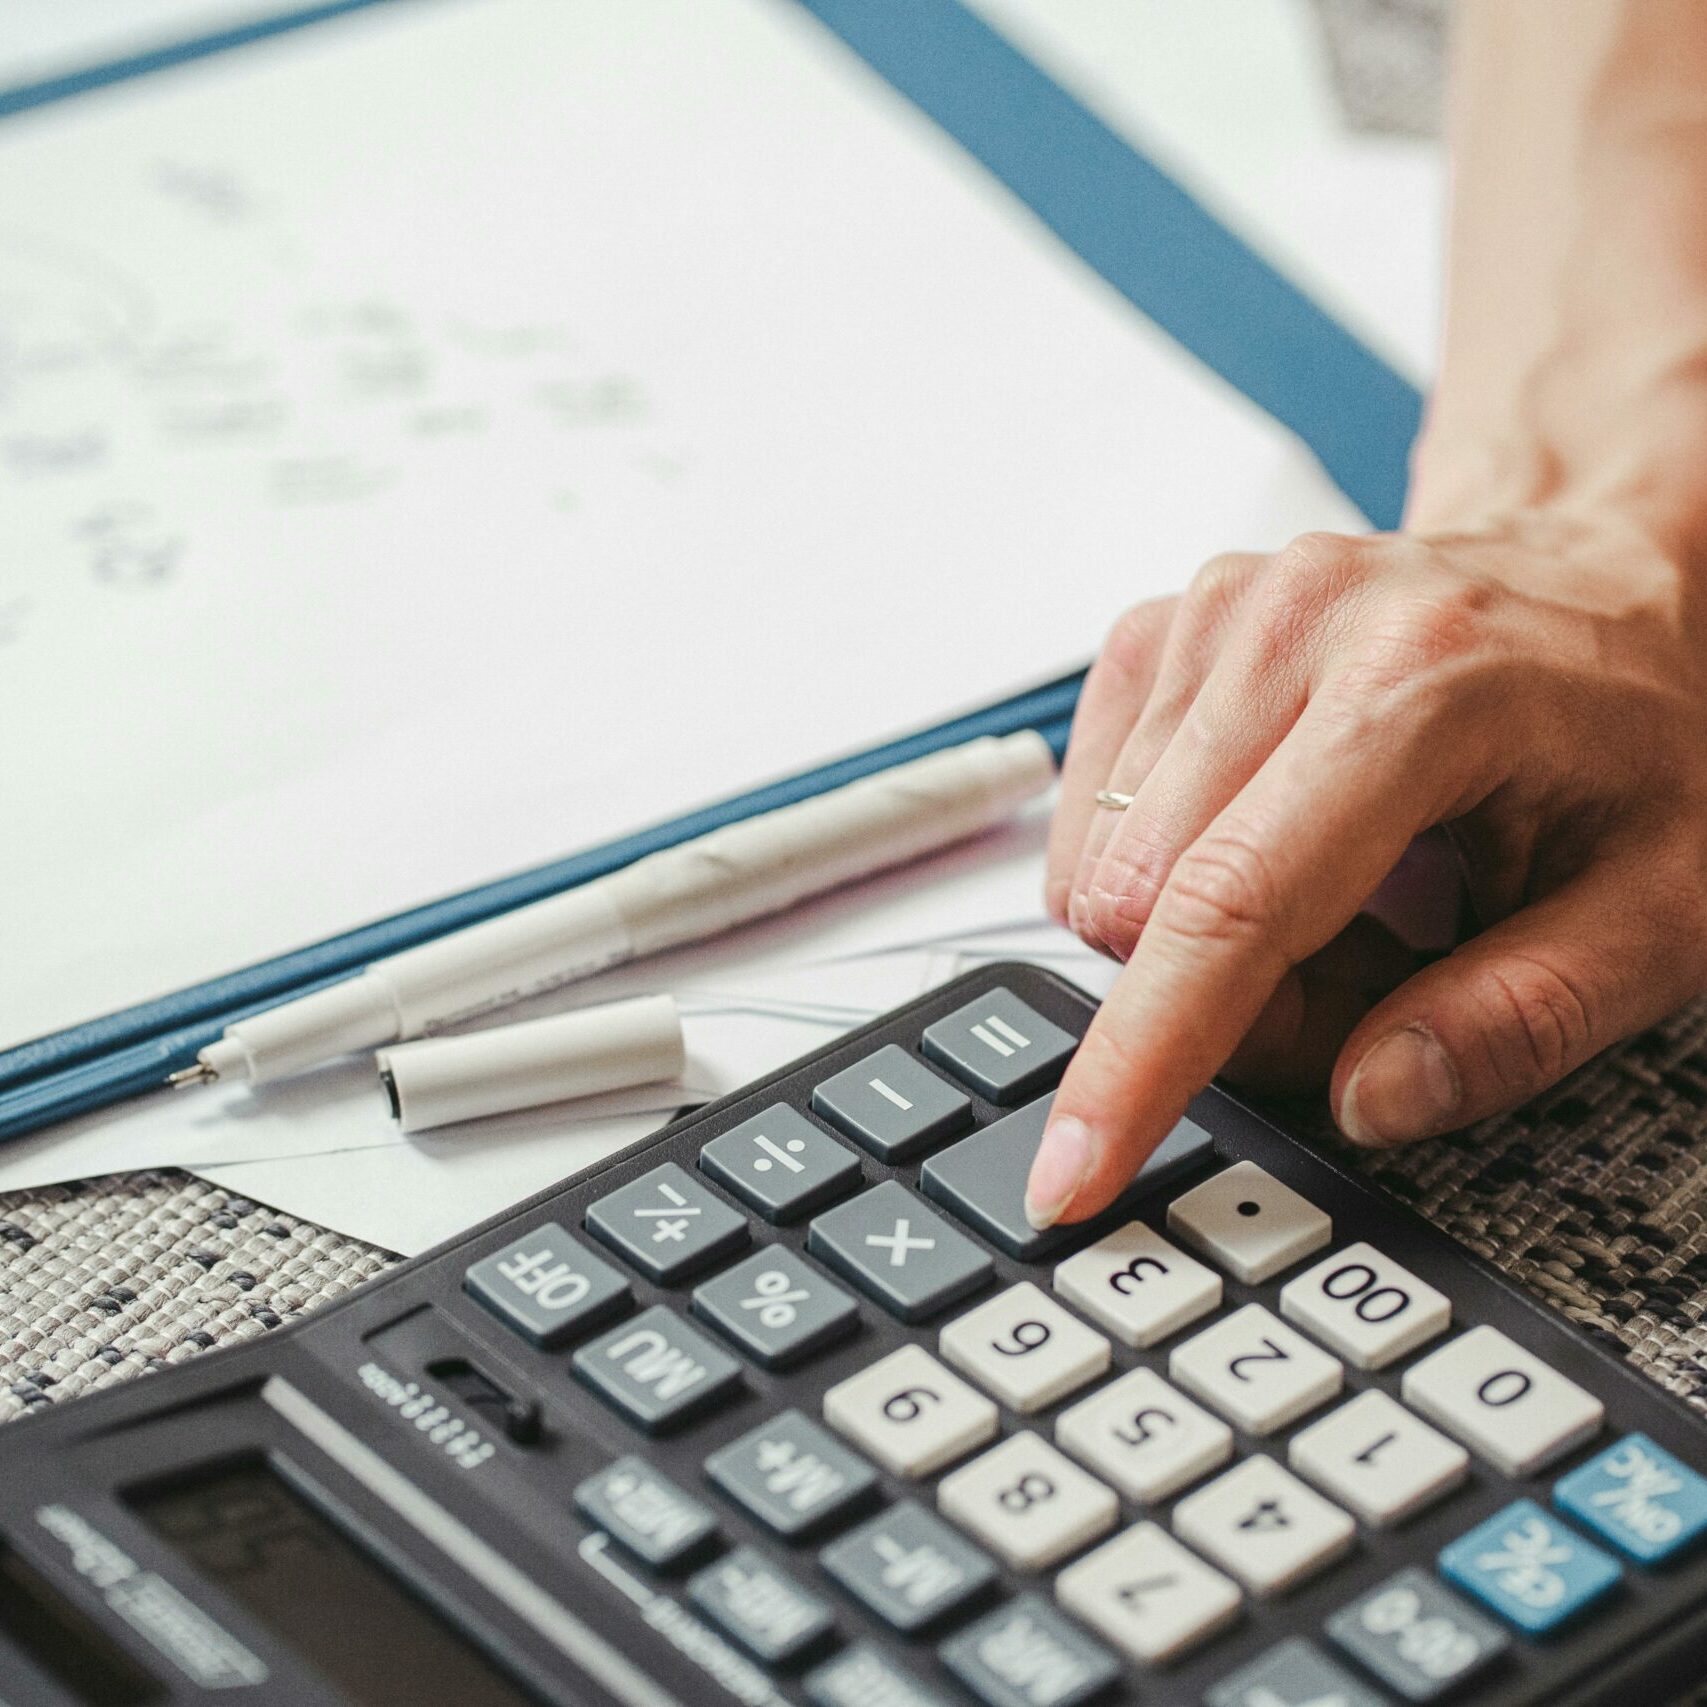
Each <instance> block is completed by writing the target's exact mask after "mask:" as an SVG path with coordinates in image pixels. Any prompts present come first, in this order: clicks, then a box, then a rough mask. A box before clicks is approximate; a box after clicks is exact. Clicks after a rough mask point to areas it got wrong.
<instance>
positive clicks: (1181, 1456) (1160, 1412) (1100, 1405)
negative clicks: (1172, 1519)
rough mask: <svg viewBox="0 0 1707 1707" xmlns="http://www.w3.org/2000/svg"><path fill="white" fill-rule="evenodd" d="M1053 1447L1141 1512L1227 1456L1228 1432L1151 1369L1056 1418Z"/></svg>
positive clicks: (1128, 1376)
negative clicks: (1077, 1461) (1109, 1484)
mask: <svg viewBox="0 0 1707 1707" xmlns="http://www.w3.org/2000/svg"><path fill="white" fill-rule="evenodd" d="M1055 1440H1056V1444H1057V1445H1060V1446H1063V1447H1065V1448H1066V1449H1067V1451H1069V1452H1071V1453H1072V1454H1073V1456H1074V1457H1075V1458H1078V1459H1081V1460H1082V1461H1083V1462H1084V1463H1085V1464H1087V1465H1089V1466H1090V1468H1091V1469H1092V1470H1094V1471H1095V1472H1096V1473H1097V1474H1098V1475H1099V1476H1103V1477H1106V1478H1107V1479H1108V1480H1109V1481H1110V1482H1112V1483H1113V1484H1114V1485H1115V1487H1117V1488H1118V1489H1119V1490H1120V1491H1121V1492H1122V1493H1123V1494H1125V1495H1126V1497H1127V1498H1128V1499H1133V1500H1138V1501H1140V1502H1141V1503H1143V1504H1146V1505H1153V1504H1155V1502H1156V1501H1158V1500H1165V1499H1166V1498H1167V1497H1168V1496H1169V1495H1170V1494H1176V1493H1178V1492H1179V1490H1180V1489H1181V1488H1185V1487H1189V1486H1190V1485H1191V1484H1192V1483H1193V1482H1196V1481H1200V1480H1201V1479H1202V1478H1203V1477H1205V1476H1207V1475H1208V1474H1209V1472H1210V1471H1211V1470H1218V1469H1220V1467H1221V1466H1222V1465H1223V1464H1225V1463H1226V1462H1227V1460H1228V1459H1229V1458H1231V1457H1232V1456H1233V1431H1232V1430H1231V1429H1230V1428H1228V1426H1227V1425H1226V1424H1225V1423H1224V1422H1222V1420H1221V1419H1220V1418H1219V1417H1215V1416H1211V1415H1210V1414H1209V1412H1208V1411H1206V1410H1203V1409H1202V1408H1201V1407H1199V1406H1197V1405H1194V1404H1193V1403H1192V1402H1191V1400H1190V1399H1188V1398H1187V1397H1186V1396H1185V1395H1184V1394H1183V1393H1181V1392H1178V1391H1176V1390H1175V1389H1174V1388H1172V1387H1170V1386H1169V1385H1168V1384H1167V1382H1166V1381H1164V1380H1163V1379H1162V1378H1161V1376H1159V1375H1158V1374H1156V1372H1155V1371H1154V1370H1153V1369H1132V1370H1128V1371H1127V1373H1126V1374H1125V1375H1123V1376H1121V1378H1120V1379H1119V1380H1118V1381H1115V1382H1113V1383H1111V1384H1110V1385H1109V1386H1107V1387H1104V1388H1103V1389H1102V1390H1101V1391H1100V1392H1097V1393H1093V1394H1092V1395H1091V1397H1090V1398H1088V1399H1083V1400H1081V1401H1080V1402H1079V1403H1078V1404H1076V1405H1074V1406H1073V1407H1072V1408H1071V1409H1070V1410H1066V1411H1063V1412H1062V1413H1061V1415H1060V1418H1059V1419H1058V1420H1057V1422H1056V1424H1055Z"/></svg>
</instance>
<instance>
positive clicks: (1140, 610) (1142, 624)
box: [1100, 599, 1171, 675]
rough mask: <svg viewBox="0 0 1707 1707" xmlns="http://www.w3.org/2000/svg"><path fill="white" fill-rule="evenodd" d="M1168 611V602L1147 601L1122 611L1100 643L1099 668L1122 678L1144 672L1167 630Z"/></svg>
mask: <svg viewBox="0 0 1707 1707" xmlns="http://www.w3.org/2000/svg"><path fill="white" fill-rule="evenodd" d="M1170 609H1171V601H1169V600H1165V599H1147V600H1145V602H1144V603H1142V604H1136V605H1132V606H1130V607H1129V608H1128V609H1126V610H1124V611H1122V612H1121V613H1120V615H1119V616H1118V617H1117V618H1116V619H1115V623H1114V626H1113V627H1112V628H1111V629H1110V630H1109V631H1108V638H1107V639H1106V640H1104V642H1103V647H1102V654H1101V660H1100V662H1101V663H1102V665H1103V667H1105V668H1113V669H1115V670H1117V671H1119V672H1120V674H1122V675H1136V674H1137V673H1138V672H1139V671H1140V670H1142V669H1144V668H1145V667H1146V666H1147V665H1148V664H1149V662H1150V660H1151V658H1152V656H1153V655H1154V653H1155V650H1156V647H1157V645H1158V644H1159V643H1160V641H1161V638H1162V636H1163V634H1164V633H1165V632H1166V630H1167V625H1168V616H1169V611H1170Z"/></svg>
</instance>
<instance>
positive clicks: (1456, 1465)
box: [1286, 1389, 1470, 1524]
mask: <svg viewBox="0 0 1707 1707" xmlns="http://www.w3.org/2000/svg"><path fill="white" fill-rule="evenodd" d="M1286 1456H1287V1458H1288V1460H1289V1461H1290V1463H1291V1465H1292V1468H1293V1469H1294V1470H1297V1471H1298V1472H1299V1473H1300V1474H1302V1475H1305V1476H1308V1477H1309V1478H1310V1480H1311V1481H1312V1482H1314V1483H1315V1484H1316V1486H1317V1487H1319V1488H1321V1489H1323V1490H1324V1491H1325V1492H1327V1493H1330V1494H1332V1495H1333V1496H1334V1498H1335V1499H1337V1500H1344V1501H1345V1503H1346V1504H1347V1505H1348V1506H1350V1507H1351V1509H1352V1510H1353V1511H1354V1512H1356V1513H1357V1515H1358V1516H1359V1517H1361V1518H1362V1519H1363V1521H1364V1522H1365V1523H1381V1524H1384V1523H1397V1522H1398V1521H1399V1520H1400V1519H1401V1518H1404V1517H1409V1516H1410V1515H1411V1513H1412V1512H1416V1511H1420V1510H1421V1509H1422V1508H1423V1507H1424V1506H1425V1505H1429V1504H1432V1503H1433V1502H1434V1501H1435V1500H1437V1499H1439V1498H1440V1497H1441V1495H1442V1494H1445V1493H1447V1492H1449V1491H1450V1490H1451V1489H1453V1488H1455V1487H1457V1486H1458V1484H1459V1483H1460V1482H1461V1481H1463V1480H1464V1474H1465V1471H1466V1470H1467V1469H1468V1468H1469V1464H1470V1454H1469V1453H1468V1452H1466V1451H1465V1450H1464V1448H1463V1447H1462V1446H1460V1445H1459V1444H1458V1442H1457V1441H1455V1440H1448V1439H1447V1438H1446V1436H1445V1435H1444V1434H1441V1433H1439V1432H1438V1431H1436V1430H1435V1429H1432V1428H1430V1427H1429V1426H1428V1424H1427V1423H1425V1422H1424V1421H1423V1420H1422V1419H1421V1418H1420V1417H1414V1416H1412V1415H1411V1413H1410V1412H1409V1411H1407V1410H1406V1409H1405V1407H1404V1406H1403V1405H1401V1404H1400V1403H1399V1402H1398V1400H1397V1399H1390V1398H1388V1396H1387V1395H1386V1394H1385V1393H1380V1392H1376V1391H1374V1390H1373V1389H1372V1390H1371V1391H1369V1392H1367V1393H1359V1394H1358V1396H1357V1397H1356V1398H1355V1399H1353V1400H1351V1401H1350V1402H1349V1403H1347V1404H1344V1405H1341V1406H1340V1408H1339V1409H1338V1410H1337V1411H1330V1412H1329V1413H1328V1414H1327V1415H1326V1416H1325V1417H1323V1418H1322V1420H1321V1421H1320V1422H1313V1423H1311V1424H1310V1426H1309V1427H1308V1428H1306V1429H1300V1430H1299V1432H1298V1433H1297V1434H1295V1435H1293V1437H1292V1443H1291V1445H1290V1446H1289V1447H1288V1448H1287V1454H1286Z"/></svg>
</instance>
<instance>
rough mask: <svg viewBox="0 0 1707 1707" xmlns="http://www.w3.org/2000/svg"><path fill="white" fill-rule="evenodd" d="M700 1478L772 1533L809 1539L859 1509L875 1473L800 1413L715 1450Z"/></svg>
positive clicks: (781, 1417)
mask: <svg viewBox="0 0 1707 1707" xmlns="http://www.w3.org/2000/svg"><path fill="white" fill-rule="evenodd" d="M705 1473H706V1475H707V1476H709V1477H710V1478H711V1480H712V1481H713V1482H714V1483H715V1484H716V1485H717V1486H718V1487H719V1488H721V1489H722V1490H723V1492H724V1493H726V1494H727V1495H728V1496H729V1497H730V1499H732V1500H733V1501H734V1502H735V1503H736V1504H737V1505H739V1506H743V1507H745V1508H746V1510H747V1511H749V1512H750V1513H751V1514H752V1515H753V1516H754V1517H755V1518H757V1519H758V1521H759V1522H760V1523H762V1524H763V1525H764V1526H765V1528H767V1529H769V1530H770V1531H772V1532H773V1533H774V1534H777V1535H782V1536H785V1537H789V1538H793V1537H795V1536H800V1535H810V1534H811V1533H812V1532H813V1531H814V1530H818V1529H822V1528H823V1527H824V1526H825V1525H826V1524H827V1523H830V1522H831V1521H833V1520H834V1519H835V1518H837V1517H839V1516H840V1515H841V1514H842V1513H843V1512H845V1511H847V1510H848V1509H849V1508H850V1507H852V1506H855V1505H858V1504H860V1503H861V1502H862V1501H863V1500H865V1499H866V1498H867V1496H868V1495H869V1494H870V1493H871V1490H872V1489H873V1488H874V1487H875V1486H876V1485H877V1472H876V1471H875V1470H873V1469H872V1467H871V1466H870V1465H869V1464H867V1463H866V1461H865V1460H864V1459H863V1458H859V1457H856V1456H855V1455H854V1454H853V1453H851V1452H849V1451H848V1449H847V1448H846V1447H845V1446H843V1445H842V1444H841V1443H840V1442H839V1441H836V1440H834V1439H832V1438H831V1437H830V1436H829V1435H828V1434H826V1433H825V1432H824V1431H823V1429H821V1428H819V1426H818V1425H817V1424H816V1423H815V1422H813V1421H811V1420H810V1419H809V1418H808V1417H805V1416H803V1415H802V1414H801V1413H800V1412H799V1411H783V1412H782V1413H781V1414H780V1415H779V1416H774V1417H772V1418H771V1420H770V1421H769V1422H767V1423H760V1425H759V1426H758V1427H757V1428H755V1429H752V1430H751V1431H750V1432H748V1433H746V1434H744V1435H742V1436H741V1438H740V1439H739V1440H732V1441H731V1442H730V1443H729V1444H728V1445H727V1446H724V1447H720V1448H719V1449H718V1450H717V1451H716V1452H714V1453H712V1455H711V1456H710V1457H709V1458H707V1459H706V1461H705Z"/></svg>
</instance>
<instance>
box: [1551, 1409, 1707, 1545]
mask: <svg viewBox="0 0 1707 1707" xmlns="http://www.w3.org/2000/svg"><path fill="white" fill-rule="evenodd" d="M1553 1502H1554V1504H1555V1505H1557V1506H1558V1507H1559V1508H1560V1510H1561V1511H1568V1512H1569V1513H1570V1514H1571V1516H1572V1517H1574V1518H1575V1519H1576V1520H1577V1521H1578V1522H1579V1523H1582V1524H1586V1525H1587V1526H1588V1527H1589V1528H1590V1529H1592V1530H1593V1531H1594V1532H1595V1533H1596V1534H1597V1535H1599V1536H1600V1537H1601V1538H1602V1539H1603V1540H1606V1541H1610V1542H1611V1543H1612V1545H1613V1546H1614V1547H1617V1548H1620V1549H1621V1550H1622V1551H1624V1552H1626V1553H1628V1554H1629V1555H1630V1557H1631V1558H1632V1559H1635V1560H1636V1561H1637V1562H1638V1563H1640V1564H1644V1565H1658V1564H1660V1563H1662V1562H1663V1561H1664V1560H1666V1559H1669V1558H1671V1557H1672V1556H1673V1555H1674V1554H1677V1553H1681V1552H1682V1551H1683V1550H1684V1549H1685V1548H1686V1547H1691V1546H1693V1545H1694V1544H1695V1543H1696V1542H1697V1541H1699V1540H1700V1539H1701V1537H1702V1536H1703V1535H1707V1476H1701V1475H1698V1474H1697V1473H1696V1472H1695V1471H1693V1470H1691V1469H1690V1468H1689V1466H1688V1465H1687V1464H1684V1463H1682V1462H1680V1461H1679V1460H1678V1459H1676V1458H1674V1457H1672V1455H1671V1454H1670V1453H1669V1452H1667V1451H1666V1449H1665V1448H1664V1447H1663V1446H1656V1445H1655V1444H1654V1443H1653V1441H1651V1440H1649V1439H1648V1437H1647V1436H1646V1435H1645V1434H1627V1435H1625V1437H1624V1438H1623V1439H1622V1440H1621V1441H1619V1442H1618V1443H1617V1444H1616V1445H1614V1446H1609V1447H1607V1449H1606V1450H1605V1451H1604V1452H1602V1453H1601V1454H1600V1455H1599V1457H1597V1458H1591V1459H1589V1461H1588V1462H1587V1463H1586V1464H1584V1465H1582V1466H1581V1467H1580V1468H1578V1469H1575V1470H1573V1471H1572V1472H1571V1473H1570V1475H1568V1476H1561V1477H1560V1478H1559V1480H1558V1483H1557V1484H1556V1485H1555V1486H1554V1489H1553Z"/></svg>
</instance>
